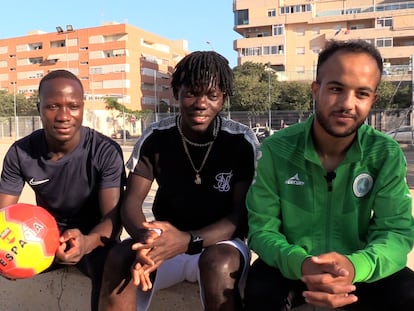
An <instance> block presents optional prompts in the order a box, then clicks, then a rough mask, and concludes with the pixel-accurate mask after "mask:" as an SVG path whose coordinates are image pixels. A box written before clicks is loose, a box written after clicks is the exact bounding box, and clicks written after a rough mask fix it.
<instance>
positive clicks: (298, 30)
mask: <svg viewBox="0 0 414 311" xmlns="http://www.w3.org/2000/svg"><path fill="white" fill-rule="evenodd" d="M296 35H297V36H304V35H305V28H303V27H298V28H296Z"/></svg>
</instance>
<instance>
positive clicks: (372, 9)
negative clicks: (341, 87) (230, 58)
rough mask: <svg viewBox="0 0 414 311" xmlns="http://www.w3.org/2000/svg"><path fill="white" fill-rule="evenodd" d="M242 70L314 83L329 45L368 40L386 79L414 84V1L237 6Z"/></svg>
mask: <svg viewBox="0 0 414 311" xmlns="http://www.w3.org/2000/svg"><path fill="white" fill-rule="evenodd" d="M233 12H234V16H235V27H234V30H235V31H236V32H237V33H239V34H240V35H241V36H242V38H241V39H237V40H235V41H234V49H235V50H236V51H237V53H238V65H241V64H243V63H245V62H247V61H251V62H256V63H263V64H266V65H268V66H270V68H271V69H273V70H275V71H278V73H277V75H278V77H279V79H281V80H312V79H313V78H314V74H315V71H316V63H317V57H318V53H319V52H320V50H321V49H322V48H323V47H324V44H325V42H326V41H327V40H330V39H337V40H350V39H364V40H367V41H369V42H371V43H372V44H374V45H375V46H376V47H378V49H379V50H380V52H381V54H382V56H383V57H384V72H383V76H384V77H385V79H389V80H394V81H405V82H408V81H412V80H413V70H412V68H413V62H412V61H411V59H412V58H413V55H414V1H391V0H388V1H387V0H386V1H378V0H261V1H256V0H234V1H233Z"/></svg>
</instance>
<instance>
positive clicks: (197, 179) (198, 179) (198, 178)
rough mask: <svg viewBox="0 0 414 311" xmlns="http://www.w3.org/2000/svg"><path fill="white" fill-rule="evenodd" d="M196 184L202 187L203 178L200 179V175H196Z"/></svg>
mask: <svg viewBox="0 0 414 311" xmlns="http://www.w3.org/2000/svg"><path fill="white" fill-rule="evenodd" d="M194 183H195V184H196V185H201V177H200V174H198V173H197V174H196V176H195V180H194Z"/></svg>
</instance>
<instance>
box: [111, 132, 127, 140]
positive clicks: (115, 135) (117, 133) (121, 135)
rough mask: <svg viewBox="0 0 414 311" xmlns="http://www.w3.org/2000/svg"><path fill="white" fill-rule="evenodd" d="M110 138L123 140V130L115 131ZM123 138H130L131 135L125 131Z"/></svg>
mask: <svg viewBox="0 0 414 311" xmlns="http://www.w3.org/2000/svg"><path fill="white" fill-rule="evenodd" d="M111 138H114V139H122V138H124V130H117V131H116V132H115V133H112V134H111ZM125 138H126V139H129V138H131V134H130V133H129V131H128V130H125Z"/></svg>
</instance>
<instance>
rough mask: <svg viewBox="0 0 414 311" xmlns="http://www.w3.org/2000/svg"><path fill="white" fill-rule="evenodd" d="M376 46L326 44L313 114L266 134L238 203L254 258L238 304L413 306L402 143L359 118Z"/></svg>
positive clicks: (369, 94)
mask: <svg viewBox="0 0 414 311" xmlns="http://www.w3.org/2000/svg"><path fill="white" fill-rule="evenodd" d="M381 73H382V58H381V55H380V53H379V52H378V51H377V50H376V49H375V48H374V47H373V46H371V45H370V44H368V43H366V42H365V41H362V40H358V41H348V42H336V41H331V42H329V43H328V44H327V46H326V48H325V50H324V51H322V52H321V54H320V55H319V59H318V65H317V75H316V81H314V82H313V83H312V95H313V98H314V100H315V115H314V116H311V117H310V118H309V119H308V120H307V121H306V122H305V123H302V124H297V125H295V126H291V127H289V128H287V129H284V130H282V131H279V132H278V133H276V134H275V135H273V136H272V137H270V138H268V139H266V140H265V141H264V142H263V143H262V145H261V152H262V157H261V159H260V160H259V162H258V168H257V175H256V177H255V181H254V183H253V185H252V186H251V188H250V190H249V192H248V195H247V198H246V202H247V208H248V212H249V235H248V241H249V246H250V247H251V249H253V250H254V251H255V252H256V253H257V254H258V256H259V258H258V259H257V260H256V261H255V262H254V264H253V265H252V267H251V269H250V271H249V275H248V280H247V286H246V307H247V308H246V310H261V311H263V310H287V309H289V307H290V306H291V305H292V303H294V304H302V303H305V302H306V303H309V304H312V305H315V306H320V307H327V308H338V307H343V308H344V309H346V310H356V309H357V308H358V310H414V290H413V289H414V273H413V271H411V270H410V269H409V268H407V267H406V263H407V254H408V253H409V252H410V250H411V249H412V246H413V237H414V225H413V224H414V223H413V217H412V211H411V209H412V207H411V204H412V202H411V196H410V192H409V189H408V186H407V184H406V180H405V177H406V169H407V167H406V161H405V157H404V154H403V152H402V150H401V148H400V146H399V145H398V144H397V143H396V142H395V141H394V140H393V139H391V138H389V137H386V136H385V135H383V134H381V133H380V132H378V131H376V130H375V129H373V128H371V127H370V126H368V125H365V124H363V123H364V120H365V118H366V117H367V115H368V113H369V111H370V109H371V108H372V106H373V104H374V103H375V101H376V99H377V92H376V91H377V87H378V85H379V83H380V80H381Z"/></svg>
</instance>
